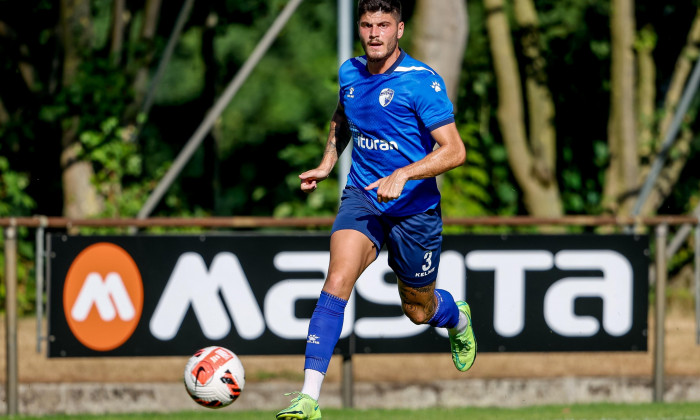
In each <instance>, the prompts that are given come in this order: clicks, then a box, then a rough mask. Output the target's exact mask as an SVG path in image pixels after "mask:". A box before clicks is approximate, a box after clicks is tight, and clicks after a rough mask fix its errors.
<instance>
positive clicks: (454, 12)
mask: <svg viewBox="0 0 700 420" xmlns="http://www.w3.org/2000/svg"><path fill="white" fill-rule="evenodd" d="M413 22H414V26H413V28H414V36H413V45H412V51H411V53H412V55H413V56H414V57H416V58H417V59H419V60H421V61H424V62H425V63H427V64H428V65H429V66H430V67H432V68H434V69H435V70H436V71H437V72H438V73H439V74H440V76H442V78H443V79H444V80H445V85H447V86H446V89H447V95H448V97H449V98H450V100H451V101H452V103H456V102H457V93H458V91H459V89H458V87H459V77H460V73H461V71H462V60H463V58H464V51H465V50H466V47H467V38H468V35H469V24H468V17H467V6H466V1H465V0H440V1H438V2H436V1H429V0H418V1H417V2H416V10H415V13H414V17H413Z"/></svg>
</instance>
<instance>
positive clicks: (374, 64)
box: [367, 47, 401, 74]
mask: <svg viewBox="0 0 700 420" xmlns="http://www.w3.org/2000/svg"><path fill="white" fill-rule="evenodd" d="M400 55H401V49H400V48H398V47H396V49H395V50H394V52H392V53H391V54H389V55H388V56H387V57H385V58H384V59H382V60H379V61H369V60H367V71H369V72H370V73H371V74H381V73H384V72H386V71H387V70H389V69H390V68H391V66H393V65H394V63H396V60H398V59H399V56H400Z"/></svg>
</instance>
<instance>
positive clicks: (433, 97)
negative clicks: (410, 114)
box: [413, 74, 455, 131]
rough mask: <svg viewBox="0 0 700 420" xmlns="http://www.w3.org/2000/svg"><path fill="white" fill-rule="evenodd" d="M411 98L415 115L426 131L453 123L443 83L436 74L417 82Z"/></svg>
mask: <svg viewBox="0 0 700 420" xmlns="http://www.w3.org/2000/svg"><path fill="white" fill-rule="evenodd" d="M413 98H414V106H415V111H416V114H417V115H418V118H420V120H421V121H422V122H423V125H425V126H426V127H427V128H428V130H430V131H433V130H435V129H436V128H439V127H442V126H443V125H447V124H449V123H452V122H454V121H455V118H454V108H453V106H452V102H451V101H450V98H448V97H447V92H446V90H445V82H444V81H443V80H442V78H441V77H440V76H438V75H437V74H434V75H430V76H427V77H422V78H421V79H419V80H417V86H416V87H415V90H414V91H413Z"/></svg>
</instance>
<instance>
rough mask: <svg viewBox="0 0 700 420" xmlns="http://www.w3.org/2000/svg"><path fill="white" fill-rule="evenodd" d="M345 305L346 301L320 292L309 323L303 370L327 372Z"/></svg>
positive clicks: (340, 329) (340, 326)
mask: <svg viewBox="0 0 700 420" xmlns="http://www.w3.org/2000/svg"><path fill="white" fill-rule="evenodd" d="M347 304H348V301H347V300H345V299H341V298H339V297H337V296H333V295H331V294H330V293H326V292H321V297H319V298H318V302H317V303H316V309H314V313H313V315H311V322H309V335H308V336H307V338H306V353H305V354H306V362H305V363H304V369H313V370H317V371H319V372H321V373H324V374H325V373H326V371H327V370H328V364H329V363H330V362H331V356H333V350H335V345H336V344H337V343H338V339H339V338H340V332H341V331H342V329H343V317H344V315H345V305H347Z"/></svg>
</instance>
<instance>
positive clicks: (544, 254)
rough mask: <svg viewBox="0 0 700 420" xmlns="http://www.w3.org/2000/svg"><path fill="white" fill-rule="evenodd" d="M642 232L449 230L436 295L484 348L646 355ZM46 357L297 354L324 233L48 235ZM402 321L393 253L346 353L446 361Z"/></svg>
mask: <svg viewBox="0 0 700 420" xmlns="http://www.w3.org/2000/svg"><path fill="white" fill-rule="evenodd" d="M648 242H649V240H648V237H647V236H644V235H605V236H601V235H446V236H445V240H444V244H443V250H442V258H441V263H440V272H439V277H438V287H442V288H445V289H447V290H449V291H450V292H451V293H452V294H453V295H454V296H455V297H456V298H458V299H462V298H466V299H467V301H468V302H469V303H470V305H471V307H472V314H473V317H474V326H475V331H476V334H477V340H478V343H479V350H480V351H481V352H499V351H507V352H518V351H635V350H641V351H643V350H646V349H647V307H648V267H649V255H648V247H649V244H648ZM47 247H48V251H49V254H48V255H49V262H48V273H49V336H50V339H49V356H50V357H73V356H148V355H154V356H155V355H189V354H191V353H192V352H193V351H194V350H196V349H198V348H201V347H203V346H205V345H214V344H217V345H223V346H226V347H229V348H231V349H233V350H234V351H236V352H237V353H239V354H302V353H303V352H304V348H305V344H306V328H307V324H308V318H309V317H310V316H311V313H312V311H313V308H314V304H315V301H316V299H317V298H318V295H319V293H320V290H321V287H322V284H323V279H324V278H325V271H326V269H327V265H328V235H327V234H299V233H290V234H288V235H284V234H275V235H264V234H253V233H251V234H240V233H237V234H218V235H217V234H207V235H129V236H71V235H65V234H50V235H48V238H47ZM448 349H449V344H448V341H447V339H446V338H445V336H444V331H440V330H435V329H433V328H430V327H427V326H416V325H413V324H412V323H411V322H410V321H408V319H407V318H405V317H404V316H403V315H402V313H401V308H400V305H399V298H398V293H397V291H396V281H395V279H394V277H393V275H392V273H391V271H390V269H389V268H388V266H387V264H386V255H385V253H384V252H382V253H380V256H379V258H378V261H377V262H375V263H374V264H372V265H371V266H370V268H369V269H368V270H367V271H366V272H365V273H364V274H363V276H362V277H361V278H360V280H359V281H358V283H357V285H356V290H355V293H354V294H353V298H351V301H350V302H349V304H348V308H347V310H346V315H345V325H344V329H343V334H342V337H341V341H340V343H339V345H338V348H337V351H338V352H342V353H344V354H349V353H365V352H372V353H411V352H420V353H424V352H446V351H448Z"/></svg>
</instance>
